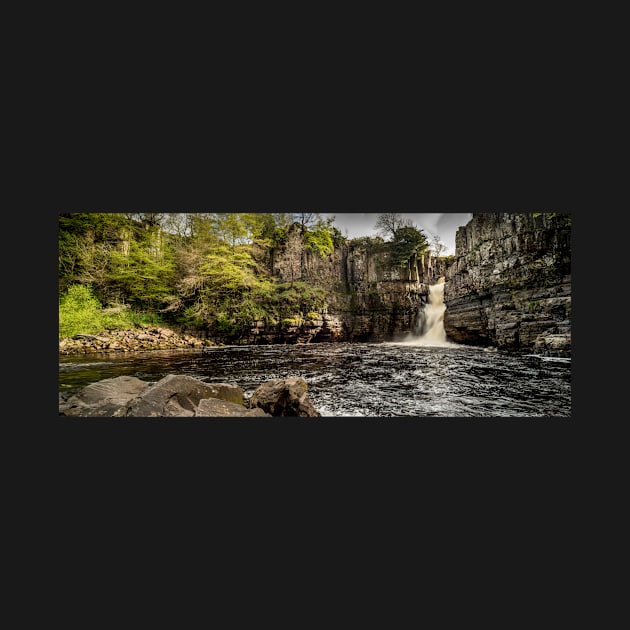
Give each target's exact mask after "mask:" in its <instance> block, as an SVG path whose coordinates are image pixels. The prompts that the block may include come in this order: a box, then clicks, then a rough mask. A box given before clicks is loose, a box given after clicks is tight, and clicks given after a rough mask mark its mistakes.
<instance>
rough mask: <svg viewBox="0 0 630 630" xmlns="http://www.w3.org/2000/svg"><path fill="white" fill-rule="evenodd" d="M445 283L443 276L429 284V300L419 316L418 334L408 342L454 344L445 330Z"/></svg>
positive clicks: (427, 344)
mask: <svg viewBox="0 0 630 630" xmlns="http://www.w3.org/2000/svg"><path fill="white" fill-rule="evenodd" d="M444 285H445V279H444V278H443V277H442V278H440V279H439V280H438V281H437V284H432V285H430V286H429V301H428V302H427V304H426V306H425V307H424V310H423V311H422V312H421V313H420V315H419V317H418V325H417V328H416V334H415V335H414V337H413V339H411V340H409V341H408V342H407V343H409V344H412V345H418V346H442V347H446V346H454V345H456V344H453V343H452V342H450V341H447V340H446V331H445V330H444V313H445V312H446V304H444Z"/></svg>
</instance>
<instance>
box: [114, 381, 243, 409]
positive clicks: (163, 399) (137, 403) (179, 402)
mask: <svg viewBox="0 0 630 630" xmlns="http://www.w3.org/2000/svg"><path fill="white" fill-rule="evenodd" d="M219 391H220V388H219V387H218V386H217V385H211V384H209V383H204V382H203V381H200V380H199V379H198V378H194V377H192V376H185V375H178V374H169V375H168V376H165V377H164V378H163V379H161V380H160V381H158V382H157V383H155V384H154V385H152V386H151V387H150V388H148V389H147V390H146V391H145V392H143V393H142V394H141V395H140V396H138V397H137V398H134V399H133V400H131V401H130V402H129V403H127V405H126V407H125V408H124V409H122V410H121V412H122V413H120V414H116V415H121V416H140V417H147V418H151V417H156V416H160V417H172V416H177V417H185V416H194V415H195V412H196V410H197V406H198V405H199V401H200V400H202V399H204V398H214V397H215V396H216V395H217V393H218V392H219ZM232 393H233V394H234V392H232Z"/></svg>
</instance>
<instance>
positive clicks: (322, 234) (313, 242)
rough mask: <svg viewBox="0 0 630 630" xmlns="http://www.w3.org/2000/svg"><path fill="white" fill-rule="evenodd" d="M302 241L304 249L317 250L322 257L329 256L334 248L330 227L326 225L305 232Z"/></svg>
mask: <svg viewBox="0 0 630 630" xmlns="http://www.w3.org/2000/svg"><path fill="white" fill-rule="evenodd" d="M304 242H305V247H306V249H309V250H311V251H314V252H317V253H318V254H319V255H320V256H321V257H322V258H325V257H326V256H330V254H332V253H333V250H334V248H335V246H334V243H333V231H332V228H331V227H330V226H326V225H322V226H318V227H316V228H315V229H311V230H308V231H307V232H305V234H304Z"/></svg>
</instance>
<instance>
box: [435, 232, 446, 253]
mask: <svg viewBox="0 0 630 630" xmlns="http://www.w3.org/2000/svg"><path fill="white" fill-rule="evenodd" d="M431 251H432V253H433V256H434V257H435V258H438V257H439V256H440V254H441V253H442V252H443V251H446V245H444V243H442V240H441V239H440V237H439V236H438V235H437V234H436V235H435V236H434V237H433V238H432V239H431Z"/></svg>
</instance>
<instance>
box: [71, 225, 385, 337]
mask: <svg viewBox="0 0 630 630" xmlns="http://www.w3.org/2000/svg"><path fill="white" fill-rule="evenodd" d="M296 218H297V219H298V221H300V222H301V223H302V226H301V233H302V236H303V239H304V246H305V248H306V249H308V250H310V251H313V252H315V253H316V254H317V255H319V256H322V257H325V256H328V255H330V254H331V253H332V252H333V251H334V247H335V246H336V245H340V244H342V243H344V242H345V241H346V239H345V238H344V237H343V236H342V234H341V233H340V232H339V230H337V229H336V228H335V227H334V226H333V225H332V223H333V221H334V218H329V219H326V220H321V219H320V218H319V217H317V216H316V214H315V213H308V214H307V213H294V212H279V213H269V212H268V213H254V212H240V213H235V212H202V213H186V212H181V213H148V212H147V213H129V212H127V213H91V214H90V213H70V214H61V215H60V216H59V294H60V309H59V310H60V334H63V335H74V334H77V333H79V332H83V333H86V334H95V333H98V332H99V331H102V330H105V329H114V328H132V327H134V326H137V325H138V324H140V323H141V322H145V323H149V322H150V323H158V322H160V323H161V320H162V315H163V316H164V318H165V319H168V321H169V322H170V323H171V324H179V325H184V326H192V327H205V328H207V329H208V330H209V331H215V332H217V333H219V332H220V333H223V334H228V335H235V336H236V335H240V334H242V333H243V332H244V331H245V330H246V329H247V328H248V327H250V326H251V325H252V324H253V323H254V322H255V321H257V320H265V321H267V322H280V321H282V319H295V318H302V319H304V318H305V317H306V315H307V314H308V313H310V314H311V315H312V314H317V312H318V311H319V310H320V309H322V308H323V307H324V306H326V300H327V294H328V288H323V287H319V286H314V285H311V284H308V283H306V282H293V283H283V282H280V281H279V280H278V279H277V278H274V277H272V276H271V275H270V273H269V271H268V269H267V268H266V267H264V266H262V267H261V266H259V263H257V262H256V260H255V259H254V257H253V255H252V254H253V253H255V251H256V250H254V249H253V248H252V244H256V245H258V246H262V247H266V248H269V249H272V248H274V247H277V246H278V245H279V244H281V243H282V242H283V241H284V240H286V236H287V234H288V231H289V229H290V228H291V226H292V225H295V223H294V221H295V219H296ZM380 242H381V243H382V242H383V241H382V239H380ZM257 259H258V260H262V258H261V257H260V256H257ZM260 265H263V263H262V262H261V263H260ZM102 305H107V306H108V307H111V306H114V305H118V306H121V307H122V308H119V309H117V310H112V309H111V308H106V309H102V308H101V307H102ZM161 314H162V315H161Z"/></svg>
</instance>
